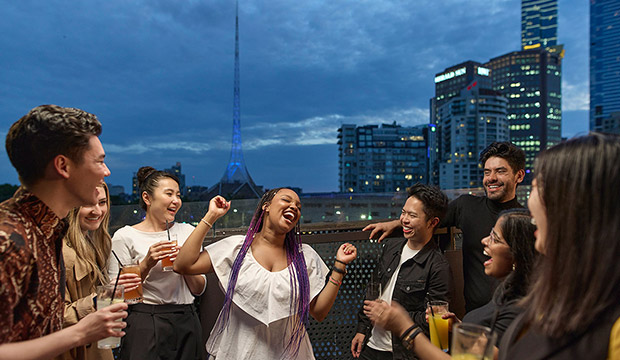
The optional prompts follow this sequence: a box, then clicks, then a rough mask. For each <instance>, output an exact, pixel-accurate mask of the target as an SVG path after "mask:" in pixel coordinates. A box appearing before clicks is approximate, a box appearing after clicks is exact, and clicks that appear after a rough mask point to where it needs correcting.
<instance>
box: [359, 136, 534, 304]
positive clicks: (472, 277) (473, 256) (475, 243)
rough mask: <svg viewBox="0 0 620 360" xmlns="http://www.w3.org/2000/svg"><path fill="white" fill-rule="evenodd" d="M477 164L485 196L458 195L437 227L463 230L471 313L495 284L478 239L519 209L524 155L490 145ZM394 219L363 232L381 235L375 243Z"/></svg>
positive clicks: (395, 225)
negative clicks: (506, 213)
mask: <svg viewBox="0 0 620 360" xmlns="http://www.w3.org/2000/svg"><path fill="white" fill-rule="evenodd" d="M480 164H481V165H482V166H483V168H484V177H483V179H482V183H483V185H484V190H485V193H486V196H484V197H482V196H473V195H462V196H460V197H458V198H457V199H455V200H453V201H452V202H451V203H450V205H449V206H448V213H447V214H446V217H445V218H444V219H442V221H441V224H440V226H441V227H449V226H456V227H458V228H460V229H461V230H462V231H463V278H464V283H465V284H464V286H465V288H464V293H465V309H466V311H471V310H473V309H476V308H478V307H480V306H482V305H484V304H486V303H487V302H489V300H491V296H492V295H493V290H494V289H495V286H496V285H497V282H496V280H495V279H493V278H491V277H489V276H487V275H486V274H485V273H484V265H483V264H484V262H485V261H486V260H487V259H488V256H486V255H484V254H483V249H484V247H483V246H482V244H481V242H480V240H482V238H484V237H486V236H487V235H488V234H489V232H490V231H491V228H492V227H493V225H495V221H496V220H497V215H498V214H499V213H500V212H501V211H502V210H505V209H511V208H517V207H523V206H521V204H519V203H518V202H517V199H516V190H517V185H518V184H519V183H520V182H522V181H523V177H524V176H525V170H524V168H525V153H524V152H523V150H521V149H519V148H518V147H517V146H515V145H514V144H512V143H509V142H494V143H492V144H491V145H489V146H488V147H487V148H486V149H484V150H483V151H482V153H480ZM399 226H400V223H399V221H398V220H395V221H390V222H384V223H377V224H370V225H368V226H366V227H365V228H364V231H367V230H372V232H371V233H370V238H371V239H372V238H374V237H375V236H376V235H377V234H379V233H381V232H383V234H382V235H381V236H380V237H379V241H382V240H383V239H385V238H386V237H387V236H388V235H389V234H390V233H391V232H392V231H393V230H394V229H396V228H398V227H399Z"/></svg>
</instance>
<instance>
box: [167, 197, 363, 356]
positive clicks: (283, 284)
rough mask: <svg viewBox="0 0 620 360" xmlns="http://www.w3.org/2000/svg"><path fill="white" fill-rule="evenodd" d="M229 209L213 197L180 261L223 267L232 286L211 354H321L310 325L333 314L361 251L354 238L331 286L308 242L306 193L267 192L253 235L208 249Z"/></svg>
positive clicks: (195, 270) (195, 269)
mask: <svg viewBox="0 0 620 360" xmlns="http://www.w3.org/2000/svg"><path fill="white" fill-rule="evenodd" d="M228 209H230V202H228V201H226V200H225V199H224V198H223V197H221V196H216V197H215V198H213V199H211V202H210V204H209V210H208V211H207V214H206V215H205V216H204V218H203V219H202V220H201V221H200V224H199V225H198V226H197V227H196V229H195V230H194V232H193V233H192V234H191V235H190V236H189V238H188V239H187V241H186V242H185V244H184V245H183V247H182V248H181V251H180V252H179V254H178V256H177V258H176V260H175V262H174V270H175V271H177V272H179V273H182V274H202V273H207V272H215V274H216V275H217V277H218V280H219V282H220V285H221V287H222V288H223V289H225V290H226V298H225V300H224V307H223V308H222V311H221V312H220V315H219V317H218V320H217V323H216V324H215V327H214V329H213V331H212V332H211V335H210V337H209V340H208V341H207V352H209V354H210V355H211V357H212V358H216V359H218V360H223V359H226V360H234V359H270V360H271V359H314V354H313V352H312V346H311V345H310V340H309V338H308V333H307V332H306V327H305V326H306V324H307V322H308V315H312V317H314V318H315V319H316V320H318V321H322V320H324V319H325V317H327V313H328V312H329V310H330V309H331V307H332V305H333V304H334V301H335V300H336V296H337V295H338V290H339V289H340V285H341V283H342V279H343V277H344V275H345V273H346V265H347V264H348V263H350V262H351V261H353V260H354V259H355V258H356V257H357V249H356V248H355V246H353V245H351V244H343V245H341V246H340V247H339V248H338V252H337V254H336V261H335V264H334V267H333V269H332V273H331V274H330V276H329V282H328V283H327V284H325V279H326V278H327V276H328V274H329V269H328V268H327V266H326V265H325V263H324V262H323V260H321V258H320V256H319V255H318V254H317V253H316V252H315V251H314V249H312V247H310V246H309V245H305V244H302V243H301V239H300V236H299V225H298V222H299V219H300V217H301V203H300V201H299V197H298V196H297V194H296V193H295V192H294V191H292V190H290V189H286V188H279V189H274V190H270V191H268V192H267V193H265V195H263V197H262V198H261V200H260V202H259V204H258V206H257V208H256V211H255V213H254V216H253V218H252V222H251V223H250V228H249V229H248V232H247V234H246V235H245V236H241V235H237V236H230V237H228V238H225V239H222V240H220V241H218V242H216V243H214V244H211V245H209V246H207V247H206V248H205V251H202V252H201V245H202V239H203V238H204V236H205V235H206V233H207V231H208V230H209V229H211V227H212V226H213V222H215V221H216V220H217V219H219V218H220V217H222V216H223V215H224V214H226V212H227V211H228Z"/></svg>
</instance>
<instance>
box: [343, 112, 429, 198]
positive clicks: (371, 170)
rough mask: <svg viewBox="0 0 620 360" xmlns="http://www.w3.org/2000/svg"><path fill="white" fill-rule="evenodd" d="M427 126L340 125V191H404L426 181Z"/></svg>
mask: <svg viewBox="0 0 620 360" xmlns="http://www.w3.org/2000/svg"><path fill="white" fill-rule="evenodd" d="M428 129H429V126H428V125H418V126H413V127H402V126H400V125H396V124H395V123H394V124H391V125H388V124H383V125H381V126H378V125H367V126H359V127H358V126H356V125H342V126H341V127H340V128H339V129H338V164H339V174H338V176H339V189H340V192H346V193H383V192H400V191H405V190H406V188H407V187H408V186H411V185H413V184H415V183H417V182H420V183H427V182H428V142H427V138H428Z"/></svg>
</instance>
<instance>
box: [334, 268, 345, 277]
mask: <svg viewBox="0 0 620 360" xmlns="http://www.w3.org/2000/svg"><path fill="white" fill-rule="evenodd" d="M332 271H335V272H337V273H338V274H342V276H344V275H346V274H347V271H346V270H340V269H338V268H337V267H335V266H334V267H333V268H332Z"/></svg>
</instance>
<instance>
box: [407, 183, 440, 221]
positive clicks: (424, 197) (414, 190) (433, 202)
mask: <svg viewBox="0 0 620 360" xmlns="http://www.w3.org/2000/svg"><path fill="white" fill-rule="evenodd" d="M407 194H408V195H409V197H412V196H413V197H415V198H416V199H418V200H420V201H421V202H422V206H423V208H422V210H423V211H424V214H425V215H426V219H427V220H430V219H432V218H434V217H437V218H439V220H441V219H442V218H443V217H444V216H445V215H446V211H447V210H448V197H447V196H446V194H444V193H443V191H441V189H439V188H438V187H437V186H433V185H425V184H420V183H417V184H415V185H413V186H411V187H408V188H407Z"/></svg>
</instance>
